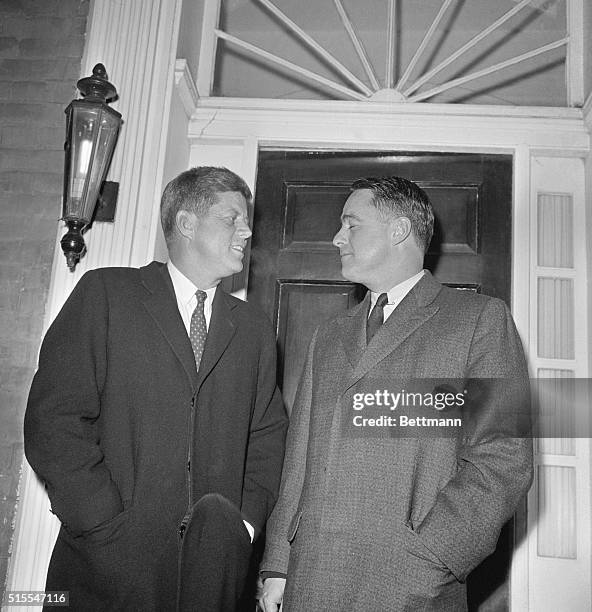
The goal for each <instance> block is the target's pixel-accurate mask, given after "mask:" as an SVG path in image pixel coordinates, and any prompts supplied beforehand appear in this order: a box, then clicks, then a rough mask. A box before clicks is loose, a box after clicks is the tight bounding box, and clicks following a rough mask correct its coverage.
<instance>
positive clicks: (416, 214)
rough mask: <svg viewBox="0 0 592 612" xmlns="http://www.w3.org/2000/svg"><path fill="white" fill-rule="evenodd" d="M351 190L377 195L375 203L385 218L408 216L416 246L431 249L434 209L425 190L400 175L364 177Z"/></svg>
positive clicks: (373, 200)
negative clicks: (360, 190)
mask: <svg viewBox="0 0 592 612" xmlns="http://www.w3.org/2000/svg"><path fill="white" fill-rule="evenodd" d="M351 188H352V191H357V190H359V189H369V190H370V191H371V192H372V193H373V195H374V197H373V199H372V204H373V205H374V206H375V207H376V208H377V209H378V211H379V212H380V213H381V214H382V215H384V217H385V219H389V218H392V217H407V218H408V219H409V221H411V231H412V233H413V236H414V238H415V241H416V242H417V245H418V246H419V247H420V248H423V250H424V252H426V251H427V250H428V246H429V244H430V241H431V239H432V235H433V233H434V209H433V208H432V204H431V203H430V200H429V198H428V196H427V195H426V193H425V191H424V190H423V189H421V188H420V187H419V186H417V185H416V184H415V183H414V182H412V181H408V180H407V179H404V178H401V177H400V176H388V177H382V178H372V177H371V178H362V179H358V180H357V181H355V182H354V183H353V185H352V187H351Z"/></svg>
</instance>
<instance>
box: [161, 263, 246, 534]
mask: <svg viewBox="0 0 592 612" xmlns="http://www.w3.org/2000/svg"><path fill="white" fill-rule="evenodd" d="M167 269H168V271H169V274H170V276H171V280H172V281H173V289H174V290H175V297H176V298H177V308H178V309H179V314H180V315H181V318H182V319H183V324H184V325H185V329H186V330H187V335H188V336H189V335H190V328H191V317H192V316H193V311H194V310H195V307H196V306H197V297H196V296H195V292H196V291H197V290H198V289H199V287H196V286H195V285H194V284H193V283H192V282H191V281H190V280H189V279H188V278H187V277H186V276H185V275H184V274H183V273H182V272H180V271H179V269H178V268H177V267H176V266H175V264H173V262H172V261H171V260H170V259H169V261H167ZM217 288H218V287H217V286H216V287H210V289H203V290H202V291H205V292H206V300H205V302H204V317H205V318H206V329H208V330H209V329H210V319H211V318H212V304H213V303H214V296H215V295H216V289H217ZM243 523H244V524H245V527H246V528H247V531H248V532H249V537H250V538H251V542H252V541H253V536H254V535H255V528H254V527H253V525H251V523H249V522H247V521H245V520H244V519H243Z"/></svg>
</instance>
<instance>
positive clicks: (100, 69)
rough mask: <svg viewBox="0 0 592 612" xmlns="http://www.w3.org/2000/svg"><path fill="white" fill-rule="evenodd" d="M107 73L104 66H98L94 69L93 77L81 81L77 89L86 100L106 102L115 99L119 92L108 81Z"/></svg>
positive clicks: (77, 84)
mask: <svg viewBox="0 0 592 612" xmlns="http://www.w3.org/2000/svg"><path fill="white" fill-rule="evenodd" d="M107 79H108V76H107V71H106V70H105V66H103V64H97V65H96V66H95V67H94V68H93V73H92V76H89V77H85V78H83V79H80V80H79V81H78V83H76V87H78V89H79V90H80V93H81V94H82V96H83V97H84V98H85V99H86V100H97V101H100V102H106V101H107V100H111V99H113V98H115V96H116V95H117V90H116V89H115V86H114V85H112V84H111V83H109V81H108V80H107Z"/></svg>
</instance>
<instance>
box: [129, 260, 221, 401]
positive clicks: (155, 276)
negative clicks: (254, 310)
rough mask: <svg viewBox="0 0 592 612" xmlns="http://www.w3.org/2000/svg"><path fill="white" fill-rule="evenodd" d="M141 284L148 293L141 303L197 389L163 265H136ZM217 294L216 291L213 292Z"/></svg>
mask: <svg viewBox="0 0 592 612" xmlns="http://www.w3.org/2000/svg"><path fill="white" fill-rule="evenodd" d="M140 274H141V277H142V282H143V284H144V287H145V288H146V289H147V290H148V296H147V297H146V299H145V300H144V306H145V307H146V310H148V312H149V313H150V315H151V316H152V318H153V319H154V321H155V322H156V325H157V326H158V327H159V329H160V331H161V332H162V335H163V336H164V337H165V339H166V341H167V343H168V344H169V345H170V347H171V349H172V350H173V352H174V353H175V355H176V356H177V358H178V359H179V361H180V362H181V365H182V366H183V369H184V370H185V373H186V374H187V377H188V378H189V381H190V383H191V386H192V388H193V390H194V391H195V389H196V388H197V370H196V368H195V356H194V354H193V349H192V348H191V342H190V341H189V337H188V336H187V330H186V329H185V325H183V319H182V318H181V315H180V314H179V309H178V307H177V301H176V299H175V290H174V289H173V282H172V281H171V277H170V276H169V273H168V270H167V267H166V265H164V264H160V263H158V262H152V263H151V264H149V265H148V266H146V267H144V268H140ZM216 293H218V292H216Z"/></svg>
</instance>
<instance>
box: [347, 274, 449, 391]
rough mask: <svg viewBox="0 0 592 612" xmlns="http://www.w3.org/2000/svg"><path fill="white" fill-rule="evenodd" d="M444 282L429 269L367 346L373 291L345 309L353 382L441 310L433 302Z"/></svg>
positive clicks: (348, 352) (351, 378)
mask: <svg viewBox="0 0 592 612" xmlns="http://www.w3.org/2000/svg"><path fill="white" fill-rule="evenodd" d="M441 290H442V285H441V284H440V283H439V282H438V281H436V280H435V279H434V278H433V276H432V275H431V274H430V273H429V272H427V271H426V272H425V274H424V276H423V278H422V279H421V280H420V281H419V282H418V283H417V284H416V285H415V287H413V289H411V291H410V292H409V293H408V294H407V295H406V296H405V298H404V299H403V300H402V301H401V303H400V304H399V305H398V306H397V308H396V309H395V311H394V312H393V313H392V314H391V316H390V317H389V318H388V319H387V321H386V322H385V323H384V325H383V326H382V327H381V328H380V329H379V330H378V332H377V333H376V335H375V336H374V338H372V341H371V342H370V344H369V345H367V346H366V319H367V316H368V308H369V305H370V293H369V292H368V293H367V294H366V297H365V298H364V300H363V301H362V302H361V303H360V304H358V305H357V306H355V307H354V308H352V309H351V310H349V311H347V312H346V313H344V315H343V316H342V318H341V324H342V336H341V337H342V339H343V345H344V349H345V352H346V355H347V357H348V360H349V362H350V364H351V365H352V368H353V371H352V373H351V376H350V377H349V379H348V386H351V385H352V384H354V383H355V382H357V381H358V380H360V378H362V377H363V376H365V375H366V374H367V373H368V372H370V371H371V370H372V369H373V368H374V367H375V366H376V365H377V364H378V363H379V362H380V361H382V360H383V359H384V358H385V357H386V356H387V355H389V354H390V353H392V352H393V351H394V350H395V349H396V348H397V347H398V346H399V345H400V344H401V343H402V342H404V341H405V340H406V339H407V338H408V337H409V336H410V335H411V334H412V333H413V332H414V331H415V330H416V329H418V328H419V327H420V326H421V325H423V324H424V323H425V322H426V321H427V320H428V319H430V318H431V317H433V316H434V315H435V314H436V312H438V309H439V307H438V306H437V305H435V304H433V302H434V300H435V298H436V296H437V295H438V294H439V293H440V291H441Z"/></svg>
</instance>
